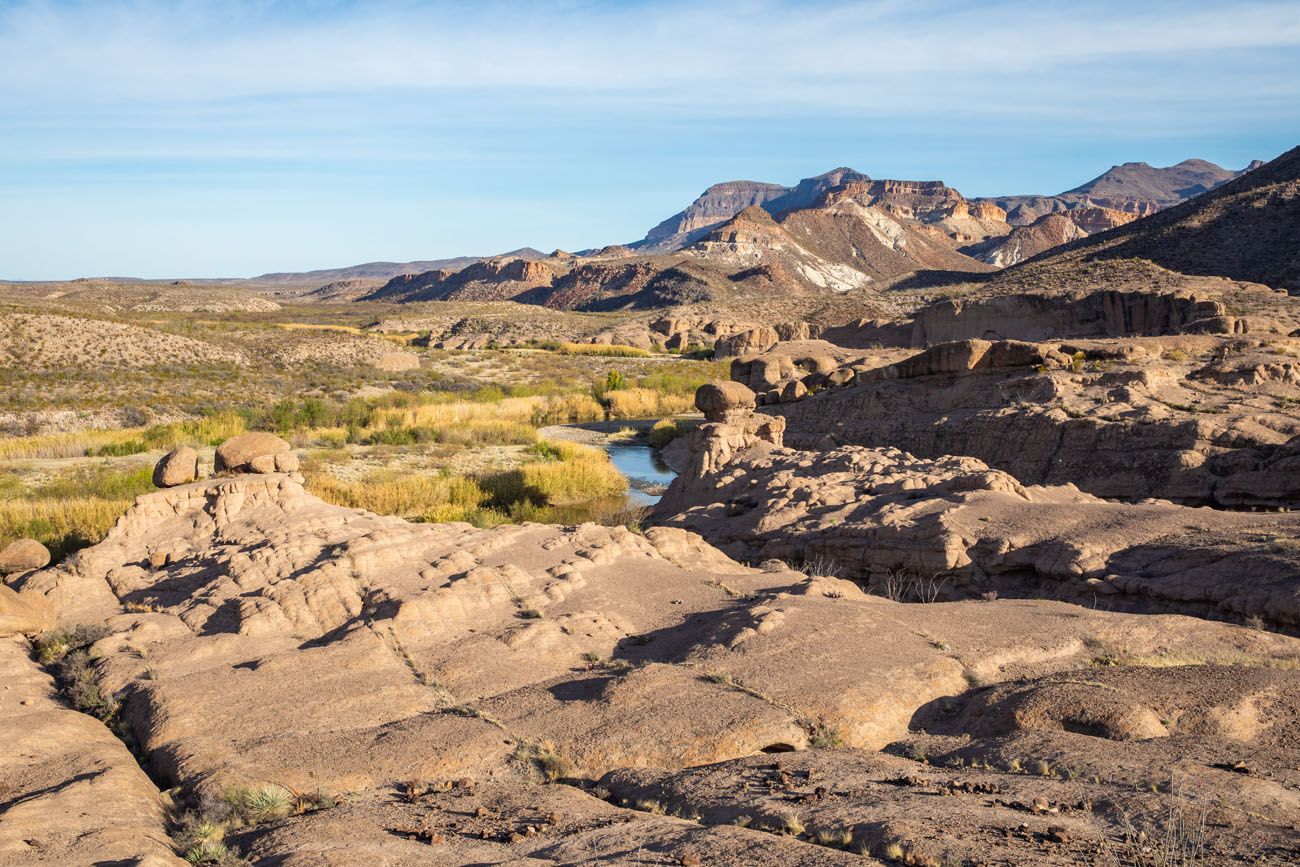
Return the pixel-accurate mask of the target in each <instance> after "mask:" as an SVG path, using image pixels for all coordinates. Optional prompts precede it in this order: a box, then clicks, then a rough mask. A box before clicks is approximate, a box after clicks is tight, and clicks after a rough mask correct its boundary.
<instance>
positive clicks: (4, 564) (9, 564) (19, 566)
mask: <svg viewBox="0 0 1300 867" xmlns="http://www.w3.org/2000/svg"><path fill="white" fill-rule="evenodd" d="M48 565H50V549H49V548H46V547H45V546H44V545H42V544H41V543H40V542H37V541H36V540H35V539H19V540H17V541H15V542H10V543H9V544H8V545H6V546H5V549H4V550H3V551H0V574H4V575H8V574H10V573H13V572H30V571H32V570H33V569H44V568H45V567H46V566H48Z"/></svg>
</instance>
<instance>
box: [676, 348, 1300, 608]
mask: <svg viewBox="0 0 1300 867" xmlns="http://www.w3.org/2000/svg"><path fill="white" fill-rule="evenodd" d="M962 355H963V357H965V356H967V355H969V354H968V353H963V354H962ZM932 366H933V365H931V367H932ZM963 366H964V365H963ZM915 367H916V368H917V369H920V367H921V366H920V365H915ZM817 403H818V402H817V401H807V402H805V403H804V404H801V405H802V406H807V407H815V406H816V405H817ZM813 411H816V410H815V409H814V410H813ZM820 412H821V413H822V414H823V417H824V418H827V417H833V415H830V414H831V413H834V409H831V408H829V407H828V406H826V405H825V404H824V403H823V405H822V406H821V408H820ZM886 414H887V413H886ZM782 421H783V419H781V418H780V417H777V418H770V419H769V418H768V417H766V416H765V414H764V413H763V412H757V413H753V414H752V415H747V416H743V417H741V416H736V417H733V418H731V419H729V420H728V421H726V422H722V421H718V422H712V423H706V424H704V425H702V426H701V427H700V428H699V430H698V431H697V432H696V433H695V434H694V437H693V439H692V441H691V458H690V461H689V462H688V463H687V464H686V467H685V469H684V470H683V472H682V474H681V476H680V477H679V478H678V479H677V480H675V481H674V482H673V484H672V486H671V487H670V488H669V490H668V492H667V493H666V494H665V496H664V498H663V500H662V501H661V502H660V504H659V506H658V507H657V509H656V518H657V519H658V520H659V521H661V522H663V523H665V524H667V525H670V526H677V527H683V528H689V529H691V530H692V531H693V532H698V533H700V534H701V535H703V536H704V537H705V538H707V539H709V540H710V541H711V542H712V543H714V544H715V545H717V546H718V547H720V548H721V549H722V550H723V551H725V552H726V553H727V554H729V555H730V556H732V557H735V558H737V559H739V560H741V561H745V562H760V561H762V560H765V559H769V558H776V559H779V560H783V561H785V562H796V563H799V562H808V563H816V564H820V566H821V568H831V569H833V570H834V571H836V573H837V574H840V575H843V576H846V577H852V578H854V579H855V580H859V581H862V582H867V583H870V584H871V585H872V586H875V587H877V588H878V589H884V588H886V587H888V585H889V582H897V581H902V580H906V581H911V582H913V583H914V585H916V586H918V587H919V586H923V585H924V584H925V582H927V581H928V582H938V586H937V587H935V588H934V590H935V592H936V594H938V595H939V596H940V597H942V596H943V593H942V592H940V591H942V590H944V589H946V590H949V591H953V592H955V594H956V595H957V596H958V597H959V598H960V597H962V596H972V595H977V594H979V593H982V592H988V591H1001V592H1008V591H1011V592H1017V593H1021V592H1031V588H1032V592H1034V593H1039V594H1044V593H1045V594H1047V595H1053V596H1060V597H1062V598H1071V599H1076V600H1084V599H1088V598H1095V597H1097V596H1104V597H1105V598H1106V599H1107V601H1108V604H1112V605H1119V606H1129V607H1132V608H1136V609H1138V610H1155V611H1160V610H1172V611H1179V610H1181V611H1188V612H1193V613H1197V614H1201V615H1210V616H1220V617H1236V618H1242V619H1244V618H1249V617H1258V618H1264V619H1266V620H1268V621H1271V622H1274V623H1277V624H1282V625H1285V626H1288V627H1292V628H1294V627H1296V626H1300V551H1297V550H1295V549H1293V547H1292V546H1290V545H1288V544H1286V543H1285V540H1286V539H1288V538H1290V537H1291V536H1292V535H1294V534H1295V533H1296V532H1297V531H1300V517H1295V516H1294V513H1289V512H1284V513H1274V514H1266V515H1260V514H1254V513H1242V512H1236V513H1232V512H1222V511H1212V510H1208V509H1195V508H1188V507H1184V506H1177V505H1174V504H1172V503H1169V502H1158V501H1147V502H1144V503H1121V502H1114V501H1108V500H1103V499H1101V498H1099V497H1096V496H1092V495H1089V494H1086V493H1084V492H1082V491H1080V490H1079V488H1078V487H1076V486H1075V485H1073V484H1058V485H1030V484H1023V483H1022V482H1021V481H1018V480H1017V479H1016V478H1015V477H1013V476H1012V475H1011V474H1009V473H1007V472H1001V471H998V470H994V469H992V468H990V467H989V465H988V464H986V463H984V462H983V461H981V460H978V459H977V458H974V457H953V456H949V455H944V456H934V457H928V458H927V457H915V456H913V455H912V454H909V453H908V452H905V451H901V450H899V449H897V448H892V447H885V446H881V447H874V448H868V447H861V446H842V447H837V448H830V447H828V446H825V445H823V446H821V447H820V448H817V449H811V450H799V449H796V448H785V447H783V446H782V437H781V434H782V432H783V428H784V425H782V424H781V422H782ZM1002 433H1003V438H1004V439H1008V440H1011V441H1013V444H1014V445H1017V446H1019V447H1021V448H1023V447H1024V443H1023V441H1021V440H1020V438H1018V437H1015V436H1014V435H1013V436H1008V435H1007V432H1006V431H1003V432H1002ZM1135 448H1136V446H1135ZM1084 453H1085V454H1088V452H1087V451H1086V450H1085V452H1084ZM826 564H835V565H834V567H831V566H828V565H826ZM900 576H907V577H902V578H900ZM932 576H933V577H932Z"/></svg>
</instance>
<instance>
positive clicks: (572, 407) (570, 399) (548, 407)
mask: <svg viewBox="0 0 1300 867" xmlns="http://www.w3.org/2000/svg"><path fill="white" fill-rule="evenodd" d="M604 417H605V408H604V407H603V406H601V405H600V402H599V401H597V400H596V399H595V398H594V397H592V396H591V395H590V394H564V395H556V396H554V397H549V398H546V399H545V400H543V401H542V402H541V403H539V404H538V405H537V406H536V407H534V408H533V415H532V417H531V418H530V419H529V421H530V422H531V423H532V424H533V425H534V426H535V427H542V426H543V425H548V424H568V423H571V422H581V421H600V420H601V419H603V418H604Z"/></svg>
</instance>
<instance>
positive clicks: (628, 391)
mask: <svg viewBox="0 0 1300 867" xmlns="http://www.w3.org/2000/svg"><path fill="white" fill-rule="evenodd" d="M605 400H606V401H608V403H609V414H610V416H611V417H612V418H649V417H650V416H656V415H677V414H678V413H683V412H690V411H692V410H693V409H695V395H694V394H666V393H664V392H661V391H656V390H654V389H651V388H622V389H619V390H617V391H608V392H605Z"/></svg>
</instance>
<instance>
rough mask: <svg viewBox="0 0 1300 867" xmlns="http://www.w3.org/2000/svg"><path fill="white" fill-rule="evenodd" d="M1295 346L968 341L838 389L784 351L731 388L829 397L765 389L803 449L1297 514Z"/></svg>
mask: <svg viewBox="0 0 1300 867" xmlns="http://www.w3.org/2000/svg"><path fill="white" fill-rule="evenodd" d="M1291 342H1292V339H1290V338H1287V339H1285V340H1282V339H1280V338H1270V339H1267V340H1258V339H1256V340H1252V339H1237V340H1225V339H1223V338H1215V337H1211V336H1196V337H1183V338H1178V339H1177V340H1169V339H1146V340H1133V341H1127V342H1116V341H1086V340H1085V341H1074V342H1058V343H1042V344H1028V343H1022V342H1017V341H981V340H967V341H958V342H955V343H948V344H940V345H937V346H934V347H931V348H930V349H928V350H925V351H924V352H921V353H917V354H914V355H911V356H908V357H906V358H903V359H899V360H894V361H892V362H891V359H890V355H891V354H890V353H885V354H883V355H882V356H879V359H880V360H878V361H876V362H875V363H874V364H873V363H872V361H871V356H870V355H869V356H867V357H865V358H862V359H860V360H853V359H842V360H840V361H838V362H834V365H836V367H835V372H834V373H832V374H830V375H817V374H810V373H807V371H806V370H805V369H804V368H801V367H795V366H793V365H791V364H790V363H789V359H788V358H786V359H785V361H786V365H782V364H780V363H779V362H780V361H781V360H782V359H783V358H784V357H783V356H781V355H780V345H778V346H777V347H776V349H775V350H773V351H772V352H770V353H768V354H767V355H766V356H758V357H754V358H750V359H743V360H741V361H739V362H737V363H736V364H735V365H733V376H735V377H737V378H741V379H743V380H744V381H746V383H747V384H751V385H752V384H754V383H755V382H756V381H757V380H758V379H759V378H760V377H761V378H764V379H765V380H766V379H768V378H772V377H781V376H800V377H803V380H802V382H803V383H813V386H812V388H817V389H824V390H823V391H821V393H818V394H811V390H812V388H808V387H801V388H800V389H793V388H792V387H791V382H793V381H795V380H782V381H778V382H777V383H776V384H774V385H766V386H765V387H766V388H770V389H771V391H768V392H765V393H766V394H768V395H777V396H778V397H777V398H776V399H769V400H768V401H766V407H765V411H766V412H769V413H771V414H773V415H777V416H780V417H781V418H783V419H784V420H785V421H786V422H787V429H786V442H787V443H788V444H790V445H793V446H795V447H797V448H805V449H824V448H833V447H836V446H841V445H863V446H870V447H876V448H883V447H892V448H898V449H901V450H903V451H906V452H909V453H911V454H914V455H916V456H918V457H922V458H930V459H935V458H940V457H942V456H944V455H967V456H972V457H975V458H978V459H980V460H981V461H984V462H986V463H988V464H989V465H990V466H992V467H995V468H997V469H999V470H1003V471H1005V472H1007V473H1010V474H1011V475H1012V476H1014V477H1015V478H1016V479H1017V480H1019V481H1020V482H1022V483H1024V484H1030V485H1033V484H1047V485H1066V484H1069V485H1076V486H1078V487H1079V488H1080V489H1082V490H1085V491H1088V492H1090V493H1092V494H1095V495H1098V496H1102V497H1111V498H1118V499H1125V500H1141V499H1146V498H1151V497H1157V498H1161V499H1167V500H1172V501H1175V502H1179V503H1183V504H1187V505H1213V506H1217V507H1221V508H1233V509H1239V508H1272V509H1278V508H1284V509H1291V508H1296V507H1297V506H1300V475H1297V470H1296V468H1297V467H1298V466H1300V460H1298V458H1297V449H1300V417H1297V414H1296V412H1295V410H1294V409H1293V407H1294V405H1295V402H1296V400H1297V395H1298V394H1300V391H1298V390H1297V386H1298V385H1300V377H1298V375H1297V371H1296V370H1295V363H1294V360H1293V359H1292V357H1291V352H1293V351H1294V350H1293V349H1292V348H1291ZM807 366H808V365H807V364H806V362H805V363H804V367H807ZM840 372H844V374H845V375H843V376H841V375H839V373H840ZM848 374H852V375H851V376H849V375H848ZM782 382H784V384H782ZM837 384H838V386H837ZM786 395H789V396H791V399H789V400H787V399H786V398H785V396H786Z"/></svg>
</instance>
